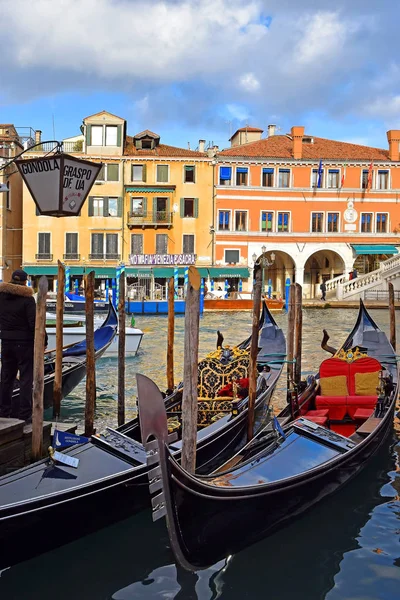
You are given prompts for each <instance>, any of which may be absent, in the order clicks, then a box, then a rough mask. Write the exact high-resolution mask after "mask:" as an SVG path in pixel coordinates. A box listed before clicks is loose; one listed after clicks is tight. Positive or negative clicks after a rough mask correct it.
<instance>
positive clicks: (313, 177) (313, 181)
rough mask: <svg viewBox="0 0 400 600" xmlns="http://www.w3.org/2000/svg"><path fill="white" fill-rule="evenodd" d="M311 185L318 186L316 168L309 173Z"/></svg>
mask: <svg viewBox="0 0 400 600" xmlns="http://www.w3.org/2000/svg"><path fill="white" fill-rule="evenodd" d="M311 187H313V188H316V187H318V169H313V170H312V173H311Z"/></svg>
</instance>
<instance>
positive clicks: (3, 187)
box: [0, 183, 10, 193]
mask: <svg viewBox="0 0 400 600" xmlns="http://www.w3.org/2000/svg"><path fill="white" fill-rule="evenodd" d="M9 191H10V188H9V187H8V183H0V193H1V192H9Z"/></svg>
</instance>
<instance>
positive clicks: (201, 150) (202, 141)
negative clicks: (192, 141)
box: [199, 140, 206, 152]
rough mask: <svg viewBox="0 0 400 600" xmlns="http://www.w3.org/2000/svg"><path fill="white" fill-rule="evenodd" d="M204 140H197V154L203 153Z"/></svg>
mask: <svg viewBox="0 0 400 600" xmlns="http://www.w3.org/2000/svg"><path fill="white" fill-rule="evenodd" d="M205 145H206V140H199V152H204V148H205Z"/></svg>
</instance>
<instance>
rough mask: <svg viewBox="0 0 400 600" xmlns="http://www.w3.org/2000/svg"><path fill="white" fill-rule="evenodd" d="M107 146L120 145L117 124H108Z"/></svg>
mask: <svg viewBox="0 0 400 600" xmlns="http://www.w3.org/2000/svg"><path fill="white" fill-rule="evenodd" d="M106 146H118V126H117V125H106Z"/></svg>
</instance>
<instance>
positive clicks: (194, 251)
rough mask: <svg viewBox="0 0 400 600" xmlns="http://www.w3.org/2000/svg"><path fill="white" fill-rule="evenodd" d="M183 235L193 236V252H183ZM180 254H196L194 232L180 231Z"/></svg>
mask: <svg viewBox="0 0 400 600" xmlns="http://www.w3.org/2000/svg"><path fill="white" fill-rule="evenodd" d="M185 235H191V236H193V252H185V251H184V250H183V237H184V236H185ZM182 254H196V234H194V233H182Z"/></svg>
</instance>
